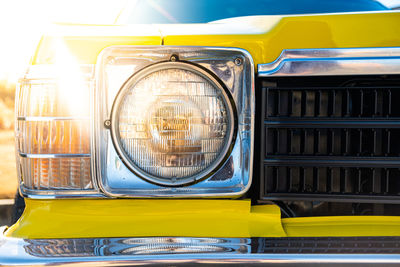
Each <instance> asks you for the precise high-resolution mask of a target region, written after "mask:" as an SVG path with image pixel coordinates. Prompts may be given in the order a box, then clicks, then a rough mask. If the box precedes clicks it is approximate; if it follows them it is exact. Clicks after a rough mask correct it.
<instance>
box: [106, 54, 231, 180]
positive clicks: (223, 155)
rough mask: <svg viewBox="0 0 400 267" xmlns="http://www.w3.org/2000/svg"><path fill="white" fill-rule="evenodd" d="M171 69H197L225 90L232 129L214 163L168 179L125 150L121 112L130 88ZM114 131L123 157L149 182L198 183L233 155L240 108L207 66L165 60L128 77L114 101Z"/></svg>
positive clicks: (195, 70)
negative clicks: (148, 170)
mask: <svg viewBox="0 0 400 267" xmlns="http://www.w3.org/2000/svg"><path fill="white" fill-rule="evenodd" d="M167 69H179V70H186V71H190V72H194V73H195V74H197V75H199V76H201V77H202V78H205V79H206V80H208V82H209V83H210V84H212V85H215V86H216V87H217V88H218V89H219V90H220V91H221V93H222V95H223V97H224V100H225V104H226V108H227V110H228V116H229V122H230V125H229V131H228V134H229V136H228V138H227V142H225V144H224V146H223V149H222V150H221V152H220V153H219V156H218V157H217V158H216V159H215V160H214V161H213V162H212V163H211V164H210V166H208V167H206V168H205V169H204V170H202V171H201V172H199V173H197V174H195V175H193V176H191V177H187V178H181V179H178V180H173V181H168V179H167V178H163V177H156V176H154V175H151V174H149V173H146V172H145V171H143V170H141V168H140V167H138V166H136V164H135V163H134V162H133V161H132V160H131V159H130V156H129V155H128V153H127V152H126V151H125V149H123V145H122V143H121V139H122V138H121V136H120V133H119V129H118V126H119V115H120V111H121V105H122V104H123V102H124V100H125V97H126V94H127V91H129V90H130V89H131V88H132V87H134V86H135V85H136V84H137V83H138V82H139V81H140V80H141V79H143V78H145V77H146V76H147V75H150V74H152V73H155V72H157V71H161V70H167ZM110 123H111V125H110V130H111V139H112V142H113V144H114V147H115V149H116V151H117V153H118V155H119V156H120V157H121V160H122V162H123V163H124V164H125V165H126V166H127V167H128V168H129V169H130V170H131V171H132V172H133V173H135V174H136V175H137V176H138V177H140V178H142V179H144V180H147V181H149V182H150V183H154V184H157V185H161V186H187V185H190V184H193V183H197V182H199V181H201V180H204V179H206V178H207V177H210V176H211V175H212V174H213V173H215V172H216V171H217V170H218V169H219V168H220V167H221V165H222V164H223V163H225V161H226V160H227V158H228V157H229V155H230V153H231V151H232V149H233V146H234V144H235V140H236V136H237V128H238V127H237V124H238V122H237V109H236V105H235V102H234V101H233V99H232V96H231V95H230V92H229V91H228V89H227V88H226V87H225V85H224V84H223V83H222V82H221V81H220V80H219V78H218V77H217V76H215V75H214V74H213V73H210V72H209V71H207V70H206V69H203V68H202V67H200V66H197V65H195V64H193V63H191V62H182V61H179V62H175V61H165V62H158V63H155V64H152V65H149V66H146V67H145V68H144V69H141V70H139V71H138V72H136V73H134V74H133V75H132V76H131V77H129V78H128V80H127V81H126V82H125V83H124V84H123V85H122V87H121V89H120V91H119V92H118V94H117V96H116V98H115V100H114V103H113V105H112V109H111V121H110Z"/></svg>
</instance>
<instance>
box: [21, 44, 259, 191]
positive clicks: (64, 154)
mask: <svg viewBox="0 0 400 267" xmlns="http://www.w3.org/2000/svg"><path fill="white" fill-rule="evenodd" d="M56 48H57V49H56V50H55V51H57V53H55V55H58V56H57V57H56V58H60V60H55V61H54V63H52V62H50V63H48V64H49V65H43V64H42V65H34V66H31V68H30V69H29V70H28V72H27V73H26V75H25V76H24V77H23V79H21V82H20V86H19V90H18V93H17V107H16V109H17V124H16V125H17V126H16V134H17V138H16V145H17V146H16V147H17V165H18V172H19V179H20V189H21V192H22V193H23V194H24V195H25V196H28V197H33V198H53V197H58V198H62V197H101V196H108V197H163V198H165V197H167V198H169V197H207V196H210V197H227V196H240V195H242V194H244V193H245V192H246V191H247V190H248V189H249V187H250V185H251V180H252V168H253V166H252V161H253V146H254V144H253V134H254V105H255V100H254V76H255V75H254V65H253V62H252V59H251V56H250V55H249V54H248V53H247V52H246V51H244V50H242V49H237V48H211V47H179V46H170V47H167V46H112V47H108V48H105V49H104V50H103V52H102V53H101V54H100V55H99V56H98V60H97V63H96V65H95V66H94V65H81V63H79V61H78V60H75V58H74V55H73V54H72V53H70V51H69V50H68V49H62V48H63V46H60V47H58V46H57V47H56Z"/></svg>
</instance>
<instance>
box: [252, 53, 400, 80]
mask: <svg viewBox="0 0 400 267" xmlns="http://www.w3.org/2000/svg"><path fill="white" fill-rule="evenodd" d="M399 73H400V47H376V48H322V49H287V50H283V52H282V53H281V55H280V56H279V57H278V58H277V59H276V60H275V61H273V62H271V63H266V64H259V65H258V76H259V77H270V76H275V77H283V76H324V75H367V74H370V75H380V74H399Z"/></svg>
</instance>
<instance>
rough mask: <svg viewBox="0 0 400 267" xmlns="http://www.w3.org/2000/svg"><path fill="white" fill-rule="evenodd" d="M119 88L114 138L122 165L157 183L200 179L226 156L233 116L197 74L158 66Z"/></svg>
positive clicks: (219, 91)
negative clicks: (123, 162) (123, 163)
mask: <svg viewBox="0 0 400 267" xmlns="http://www.w3.org/2000/svg"><path fill="white" fill-rule="evenodd" d="M157 65H159V66H155V67H153V68H152V67H150V68H149V70H148V71H142V72H141V74H140V75H138V76H136V75H134V76H133V77H131V78H130V79H129V80H128V81H127V82H126V83H125V85H124V86H123V88H122V89H121V91H120V94H119V95H118V96H117V100H116V102H115V104H114V108H113V135H114V137H113V138H114V142H116V143H117V149H119V150H120V152H122V153H121V154H122V156H123V157H124V158H125V159H124V161H125V162H126V163H127V164H128V165H129V167H131V168H132V169H133V170H134V171H136V172H138V173H139V174H141V176H142V177H144V178H150V180H153V181H155V182H159V183H162V184H184V183H190V182H193V181H195V180H198V179H201V178H202V177H204V175H206V174H205V173H206V172H209V171H211V170H212V169H213V168H215V167H216V166H217V165H218V164H219V163H221V161H222V160H223V158H224V156H225V155H226V153H227V151H228V150H229V146H230V144H231V141H232V136H233V128H234V125H233V124H234V114H233V113H234V112H233V107H232V104H231V103H230V102H229V97H228V95H227V93H226V92H225V91H224V89H223V87H222V86H221V85H220V84H219V83H218V82H217V81H216V80H215V79H213V78H212V77H211V76H208V75H207V73H205V72H204V71H202V70H201V69H198V68H195V67H192V66H190V65H189V66H186V65H188V64H184V63H161V64H157Z"/></svg>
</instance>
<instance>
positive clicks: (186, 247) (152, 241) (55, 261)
mask: <svg viewBox="0 0 400 267" xmlns="http://www.w3.org/2000/svg"><path fill="white" fill-rule="evenodd" d="M5 230H6V229H5V228H1V229H0V231H1V232H0V265H7V266H12V265H57V266H59V265H68V266H70V265H75V264H76V265H79V266H82V265H84V264H90V263H92V264H94V263H95V264H97V265H107V266H109V265H118V266H119V265H120V264H123V265H124V266H125V265H130V264H132V265H133V264H135V265H136V264H146V265H159V264H168V265H171V264H173V265H181V264H182V265H188V264H193V263H203V264H208V265H215V264H226V263H230V264H235V265H238V264H239V265H246V266H247V265H249V264H271V265H274V266H276V265H284V266H288V265H293V266H297V265H298V264H303V265H309V264H310V265H313V266H317V265H318V266H326V264H345V265H357V266H365V265H367V266H368V265H373V266H382V264H399V263H400V254H398V253H389V254H383V253H371V254H368V253H365V254H356V253H353V254H329V253H328V254H327V253H310V252H309V253H304V252H300V253H297V254H291V253H282V252H280V253H273V252H263V251H259V250H258V249H257V247H260V246H261V247H263V246H265V245H263V244H262V242H263V239H262V238H251V239H250V238H190V237H149V238H146V237H144V238H97V239H95V238H82V239H19V238H7V237H4V236H2V235H3V232H4V231H5ZM278 249H279V248H278ZM335 266H336V265H335Z"/></svg>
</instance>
